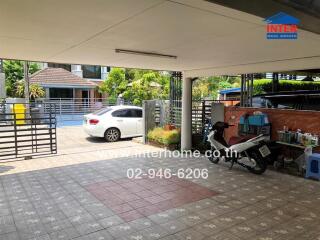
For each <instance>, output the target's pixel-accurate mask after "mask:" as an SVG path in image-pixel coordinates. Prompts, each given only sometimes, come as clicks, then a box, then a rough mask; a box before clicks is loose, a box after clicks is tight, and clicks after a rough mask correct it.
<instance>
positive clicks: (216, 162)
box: [208, 148, 220, 164]
mask: <svg viewBox="0 0 320 240" xmlns="http://www.w3.org/2000/svg"><path fill="white" fill-rule="evenodd" d="M213 151H214V149H213V148H211V154H210V156H209V157H208V159H209V161H210V162H212V163H214V164H218V163H219V161H220V158H219V157H215V156H213V155H214V154H213Z"/></svg>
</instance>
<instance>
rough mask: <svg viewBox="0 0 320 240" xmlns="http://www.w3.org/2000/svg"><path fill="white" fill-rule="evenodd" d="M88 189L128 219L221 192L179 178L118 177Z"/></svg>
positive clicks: (179, 205)
mask: <svg viewBox="0 0 320 240" xmlns="http://www.w3.org/2000/svg"><path fill="white" fill-rule="evenodd" d="M85 188H86V189H87V190H88V191H89V192H90V193H92V194H93V195H94V196H95V197H96V198H97V199H98V200H100V201H101V202H102V203H103V204H104V205H106V206H107V207H109V208H110V209H111V210H112V211H113V212H114V213H115V214H117V215H118V216H119V217H120V218H122V219H123V220H124V221H125V222H130V221H132V220H136V219H139V218H143V217H148V216H150V215H153V214H156V213H159V212H163V211H166V210H169V209H172V208H178V207H181V206H183V205H184V204H188V203H193V202H197V201H200V200H202V199H205V198H210V197H212V196H214V195H216V194H217V193H216V192H214V191H212V190H210V189H208V188H206V187H202V186H201V185H199V184H196V183H193V182H190V181H187V180H185V179H179V178H178V177H175V176H174V177H171V178H169V179H165V178H160V177H158V178H153V179H151V178H148V177H145V178H141V179H128V178H122V179H116V180H108V181H104V182H99V183H92V184H89V185H87V186H85Z"/></svg>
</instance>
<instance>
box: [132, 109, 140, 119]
mask: <svg viewBox="0 0 320 240" xmlns="http://www.w3.org/2000/svg"><path fill="white" fill-rule="evenodd" d="M131 113H132V116H133V117H136V118H142V110H141V109H131Z"/></svg>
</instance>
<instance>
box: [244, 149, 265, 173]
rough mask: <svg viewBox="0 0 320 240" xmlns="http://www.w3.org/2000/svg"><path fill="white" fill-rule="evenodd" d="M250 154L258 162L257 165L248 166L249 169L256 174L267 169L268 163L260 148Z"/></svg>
mask: <svg viewBox="0 0 320 240" xmlns="http://www.w3.org/2000/svg"><path fill="white" fill-rule="evenodd" d="M249 156H250V157H251V158H253V159H254V160H255V162H256V166H255V167H249V166H247V169H248V170H249V171H250V172H251V173H254V174H259V175H260V174H262V173H264V172H265V171H266V170H267V167H268V163H267V161H265V160H264V158H263V157H262V156H261V154H260V152H259V151H258V150H253V151H251V152H250V153H249Z"/></svg>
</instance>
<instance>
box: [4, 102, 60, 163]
mask: <svg viewBox="0 0 320 240" xmlns="http://www.w3.org/2000/svg"><path fill="white" fill-rule="evenodd" d="M50 109H52V110H49V111H48V112H43V111H41V110H40V109H39V108H36V107H35V106H32V104H8V103H4V104H1V113H0V160H8V159H14V158H24V159H30V158H32V157H33V156H39V155H48V154H56V153H57V135H56V116H55V113H54V111H53V109H54V105H52V106H50Z"/></svg>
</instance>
